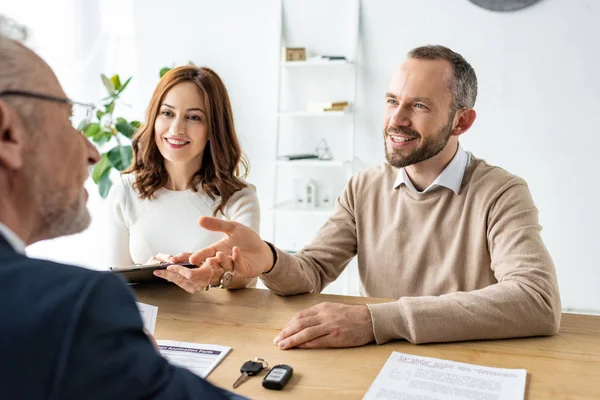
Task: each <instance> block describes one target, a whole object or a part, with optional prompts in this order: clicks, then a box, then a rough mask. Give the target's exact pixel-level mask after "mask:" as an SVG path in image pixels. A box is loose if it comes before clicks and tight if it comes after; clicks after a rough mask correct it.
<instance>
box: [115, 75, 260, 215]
mask: <svg viewBox="0 0 600 400" xmlns="http://www.w3.org/2000/svg"><path fill="white" fill-rule="evenodd" d="M181 82H193V83H195V84H196V85H197V86H198V89H200V92H201V94H202V96H203V97H204V104H206V114H207V116H208V117H207V127H208V143H207V145H206V147H205V148H204V154H203V157H202V165H201V166H200V169H199V170H198V171H196V173H195V174H194V175H193V176H192V177H191V179H190V185H191V187H192V190H193V191H194V192H197V191H198V188H199V187H201V188H202V189H203V190H204V191H205V192H206V193H207V194H208V195H209V196H210V198H212V199H213V200H214V199H215V198H216V197H220V198H221V200H220V202H219V203H218V204H217V207H215V209H214V210H213V215H215V216H216V215H217V213H218V212H221V213H223V210H224V208H225V206H226V205H227V201H229V199H230V198H231V196H232V195H233V194H234V193H235V192H237V191H238V190H240V189H243V188H244V187H246V186H247V185H246V184H245V183H244V182H243V181H242V179H243V178H245V177H246V176H247V175H248V162H247V161H246V159H245V158H244V156H243V154H242V149H241V146H240V143H239V141H238V138H237V134H236V132H235V127H234V125H233V112H232V110H231V103H230V101H229V95H228V94H227V89H226V88H225V85H224V84H223V81H222V80H221V78H219V76H218V75H217V74H216V73H215V72H214V71H213V70H211V69H209V68H205V67H196V66H192V65H186V66H183V67H178V68H174V69H172V70H170V71H169V72H167V73H166V74H165V75H164V76H163V77H162V79H161V80H160V81H159V82H158V85H157V87H156V89H155V90H154V94H153V95H152V98H151V99H150V104H149V105H148V110H147V111H146V123H145V124H144V125H142V126H141V127H140V128H139V130H138V131H137V132H136V134H135V135H134V136H133V139H132V147H133V160H132V163H131V166H130V167H129V168H128V169H127V170H125V171H124V172H123V173H125V174H127V173H135V182H134V183H133V188H134V189H135V190H137V192H138V193H139V196H140V199H152V198H154V194H155V193H156V191H157V190H159V189H160V188H163V187H165V185H166V184H167V181H168V178H169V177H168V175H167V170H166V169H165V164H164V159H163V156H162V154H160V151H159V150H158V147H157V146H156V141H155V139H154V122H155V120H156V117H157V115H158V112H159V110H160V105H161V103H162V101H163V99H164V96H165V94H166V93H167V92H168V91H169V89H171V88H172V87H173V86H175V85H177V84H178V83H181ZM240 167H242V168H243V173H242V172H241V171H240V170H241V168H240Z"/></svg>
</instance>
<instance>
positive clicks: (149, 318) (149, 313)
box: [136, 302, 158, 335]
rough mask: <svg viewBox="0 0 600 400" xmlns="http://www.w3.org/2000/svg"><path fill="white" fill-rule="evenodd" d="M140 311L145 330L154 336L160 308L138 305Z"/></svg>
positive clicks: (138, 303) (143, 304)
mask: <svg viewBox="0 0 600 400" xmlns="http://www.w3.org/2000/svg"><path fill="white" fill-rule="evenodd" d="M136 304H137V306H138V309H139V310H140V316H141V317H142V321H143V322H144V328H146V330H147V331H148V332H150V333H151V334H152V335H154V329H155V328H156V314H157V313H158V307H156V306H151V305H150V304H145V303H140V302H137V303H136Z"/></svg>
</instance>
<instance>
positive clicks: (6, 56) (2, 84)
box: [0, 15, 33, 127]
mask: <svg viewBox="0 0 600 400" xmlns="http://www.w3.org/2000/svg"><path fill="white" fill-rule="evenodd" d="M27 37H28V30H27V28H25V27H24V26H23V25H20V24H18V23H17V22H16V21H14V20H12V19H10V18H8V17H5V16H3V15H0V92H2V91H5V90H28V89H29V87H30V86H31V85H32V84H33V83H32V82H31V81H32V80H31V79H29V77H31V75H33V68H32V63H31V62H30V60H29V59H28V58H27V56H28V54H27V53H28V50H27V48H26V47H25V46H24V45H23V43H22V42H24V41H25V40H26V39H27ZM2 100H6V101H10V102H11V103H12V104H13V105H14V106H15V107H16V109H17V112H18V113H19V114H20V115H21V116H22V117H23V118H24V119H25V120H26V121H27V124H28V125H29V126H30V127H32V122H33V118H31V116H32V115H33V106H32V105H29V104H27V102H25V101H23V99H20V98H18V97H6V98H2Z"/></svg>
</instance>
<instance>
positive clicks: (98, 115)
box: [96, 110, 106, 120]
mask: <svg viewBox="0 0 600 400" xmlns="http://www.w3.org/2000/svg"><path fill="white" fill-rule="evenodd" d="M104 114H106V113H105V112H104V111H102V110H98V111H96V117H97V118H98V120H101V119H102V117H103V116H104Z"/></svg>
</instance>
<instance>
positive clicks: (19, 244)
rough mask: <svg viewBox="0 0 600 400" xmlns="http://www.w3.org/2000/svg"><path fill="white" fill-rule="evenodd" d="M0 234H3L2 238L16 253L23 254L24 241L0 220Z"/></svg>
mask: <svg viewBox="0 0 600 400" xmlns="http://www.w3.org/2000/svg"><path fill="white" fill-rule="evenodd" d="M0 235H2V236H4V239H6V241H7V242H8V244H10V245H11V246H12V248H13V249H15V251H16V252H17V253H20V254H25V242H23V241H22V240H21V238H20V237H18V236H17V234H16V233H14V232H13V231H11V230H10V228H9V227H8V226H6V225H4V224H3V223H2V222H0Z"/></svg>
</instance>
